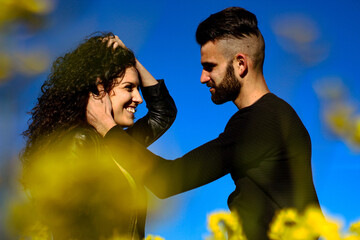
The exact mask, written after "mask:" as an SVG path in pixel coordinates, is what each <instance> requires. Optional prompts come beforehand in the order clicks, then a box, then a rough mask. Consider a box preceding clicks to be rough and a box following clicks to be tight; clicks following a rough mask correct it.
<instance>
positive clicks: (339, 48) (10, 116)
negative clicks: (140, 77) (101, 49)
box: [0, 0, 360, 239]
mask: <svg viewBox="0 0 360 240" xmlns="http://www.w3.org/2000/svg"><path fill="white" fill-rule="evenodd" d="M229 6H241V7H244V8H246V9H248V10H250V11H251V12H253V13H255V14H256V15H257V17H258V21H259V28H260V30H261V31H262V33H263V35H264V38H265V42H266V57H265V66H264V75H265V79H266V80H267V82H268V85H269V87H270V90H271V91H272V92H273V93H275V94H276V95H278V96H279V97H281V98H283V99H284V100H286V101H287V102H289V103H290V104H291V105H292V106H293V107H294V109H295V110H296V111H297V113H298V115H299V116H300V118H301V119H302V120H303V122H304V124H305V126H306V127H307V129H308V131H309V133H310V136H311V138H312V146H313V163H312V164H313V176H314V182H315V186H316V190H317V193H318V196H319V200H320V203H321V206H322V208H323V209H325V210H326V211H327V212H328V213H330V214H331V215H334V216H341V218H342V219H343V220H344V223H345V224H348V223H350V222H352V221H355V220H360V205H359V204H358V202H359V199H360V193H359V191H357V190H356V188H357V187H356V185H357V184H358V182H359V178H360V177H359V176H360V174H359V173H360V155H359V151H354V150H353V149H351V148H349V145H347V144H346V143H345V142H344V141H343V140H342V139H341V138H339V137H337V136H336V135H335V134H334V133H332V132H331V131H330V130H329V129H328V128H327V126H326V124H325V123H324V121H323V115H322V111H323V106H324V104H323V102H321V101H320V99H319V97H318V95H317V93H316V92H315V90H314V86H317V84H319V83H321V84H322V86H327V83H329V82H330V80H331V79H341V81H342V82H343V83H344V86H345V88H346V89H347V91H348V92H347V95H346V97H347V98H348V99H349V100H352V102H353V103H354V104H355V106H357V107H358V106H359V99H360V87H359V83H358V78H359V77H358V71H357V69H358V65H359V59H358V56H359V54H360V47H359V45H358V43H359V42H360V31H359V30H358V26H357V25H358V23H359V22H360V15H359V10H360V2H359V1H356V0H343V1H324V0H318V1H310V0H303V1H297V0H296V1H284V0H280V1H276V2H274V1H266V0H259V1H250V0H248V1H247V0H241V1H240V0H237V1H235V0H227V1H215V0H210V1H209V0H207V1H204V0H200V1H190V0H185V1H181V3H180V2H176V1H165V0H154V1H145V0H138V1H135V2H132V3H131V2H130V1H123V0H120V1H110V0H109V1H106V2H101V3H100V1H76V2H71V1H58V3H57V6H56V8H55V11H54V12H53V13H52V14H51V15H50V20H49V21H48V24H47V26H46V27H45V29H44V30H42V31H41V32H38V33H37V34H35V35H31V36H24V35H21V34H20V36H17V37H15V38H14V39H13V40H14V42H15V43H16V44H14V43H13V44H11V43H8V44H9V48H20V49H31V48H37V47H42V48H45V49H47V50H48V51H49V52H50V59H51V60H54V59H55V58H56V57H57V56H59V55H61V54H63V53H65V52H66V51H69V50H71V49H73V48H75V47H76V46H77V44H78V43H79V42H80V41H81V40H82V39H83V38H84V37H85V36H87V35H89V34H91V33H93V32H95V31H112V32H114V33H115V34H117V35H119V37H120V38H121V39H122V40H123V41H124V42H125V44H126V45H127V46H128V47H129V48H131V49H132V50H133V51H134V52H135V55H136V56H137V58H138V59H139V60H140V61H141V62H142V64H143V65H144V66H145V67H146V68H147V69H148V70H149V71H150V72H151V73H152V74H153V75H154V76H155V77H156V78H164V79H165V82H166V84H167V86H168V89H169V91H170V92H171V94H172V96H173V98H174V100H175V102H176V104H177V107H178V117H177V119H176V121H175V123H174V124H173V126H172V127H171V129H170V130H169V131H168V132H167V133H165V135H164V136H163V137H162V138H161V139H159V140H158V141H157V142H156V143H154V144H153V145H152V146H151V147H150V149H151V150H152V151H153V152H155V153H156V154H158V155H160V156H163V157H165V158H169V159H174V158H176V157H180V156H182V155H183V154H185V153H186V152H188V151H189V150H191V149H193V148H195V147H197V146H199V145H201V144H203V143H205V142H207V141H209V140H211V139H213V138H216V137H217V136H218V135H219V134H220V133H221V132H222V131H223V129H224V127H225V124H226V123H227V121H228V120H229V118H230V117H231V116H232V115H233V114H234V113H235V112H236V111H237V109H236V107H235V106H234V105H233V104H232V103H226V104H224V105H220V106H217V105H214V104H213V103H212V102H211V100H210V94H209V91H208V89H207V88H206V87H205V86H203V85H201V84H200V74H201V69H202V68H201V65H200V49H199V46H198V45H197V44H196V42H195V30H196V28H197V25H198V24H199V23H200V22H201V21H202V20H204V19H205V18H206V17H208V16H209V15H210V14H211V13H214V12H217V11H220V10H222V9H224V8H225V7H229ZM299 34H300V35H299ZM304 36H305V37H304ZM303 38H304V39H303ZM47 73H48V70H47V71H46V72H45V73H44V74H41V75H38V76H37V77H32V78H25V77H21V76H16V78H14V79H11V81H8V82H5V83H3V84H1V85H0V100H1V101H0V103H1V106H2V110H1V109H0V113H1V114H2V116H1V119H2V120H1V121H2V122H3V123H1V126H0V130H1V131H2V132H3V133H4V135H3V136H2V137H1V138H2V139H1V142H0V143H1V146H0V153H1V154H2V155H3V156H6V157H9V156H15V155H16V153H17V152H18V151H19V150H20V149H21V148H22V146H23V144H24V143H23V141H22V138H21V137H20V133H21V132H22V131H23V130H25V128H26V121H27V119H28V116H27V115H26V112H27V111H29V110H30V109H31V108H32V106H33V104H34V103H35V101H36V98H37V96H38V93H39V89H40V86H41V84H42V82H43V81H44V80H45V78H46V75H47ZM356 104H357V105H356ZM141 108H142V109H140V111H139V114H138V117H141V115H142V114H144V112H145V104H143V106H142V107H141ZM357 112H358V113H359V111H358V109H357ZM6 157H3V158H2V159H7V158H6ZM4 161H5V160H3V162H2V164H4ZM15 161H16V160H14V159H13V160H12V162H15ZM233 190H234V184H233V182H232V180H231V178H230V176H225V177H224V178H223V179H219V180H218V181H215V182H213V183H211V184H209V185H207V186H204V187H201V188H199V189H196V190H192V191H190V192H187V193H184V194H181V195H178V196H175V197H171V198H169V199H167V200H156V199H153V200H152V201H155V202H156V203H158V204H159V205H160V208H161V209H162V211H161V213H157V214H151V213H150V214H149V216H148V225H147V233H152V234H157V235H160V236H162V237H164V238H166V239H201V237H202V236H203V235H204V234H206V232H207V229H206V216H207V214H208V213H210V212H212V211H214V210H218V209H227V205H226V201H227V197H228V195H229V194H230V193H231V192H232V191H233ZM151 199H152V198H151Z"/></svg>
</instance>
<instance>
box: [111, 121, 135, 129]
mask: <svg viewBox="0 0 360 240" xmlns="http://www.w3.org/2000/svg"><path fill="white" fill-rule="evenodd" d="M115 122H116V124H118V125H119V126H121V127H122V128H128V127H131V126H132V125H134V121H133V120H127V121H124V120H123V121H116V120H115Z"/></svg>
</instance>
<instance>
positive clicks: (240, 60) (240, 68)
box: [234, 53, 249, 77]
mask: <svg viewBox="0 0 360 240" xmlns="http://www.w3.org/2000/svg"><path fill="white" fill-rule="evenodd" d="M248 61H249V59H248V57H247V56H246V55H245V54H243V53H238V54H236V57H235V64H236V65H235V67H234V69H236V70H235V72H236V73H237V74H238V75H239V76H240V77H245V75H246V74H247V72H248V67H249V66H248V65H249V62H248Z"/></svg>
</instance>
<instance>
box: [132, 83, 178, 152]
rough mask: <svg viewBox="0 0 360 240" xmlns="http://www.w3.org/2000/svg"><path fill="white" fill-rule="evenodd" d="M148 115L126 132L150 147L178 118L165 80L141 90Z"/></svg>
mask: <svg viewBox="0 0 360 240" xmlns="http://www.w3.org/2000/svg"><path fill="white" fill-rule="evenodd" d="M141 91H142V95H143V97H144V99H145V101H146V107H147V109H148V113H147V114H146V115H145V116H144V117H143V118H141V119H139V120H138V121H136V122H135V124H134V125H133V126H132V127H130V128H128V129H127V130H126V132H127V133H128V134H129V135H130V136H132V137H133V138H134V139H136V140H137V141H138V142H139V143H141V144H142V145H143V146H145V147H148V146H149V145H150V144H152V143H153V142H154V141H156V140H157V139H158V138H159V137H160V136H161V135H163V134H164V133H165V132H166V130H168V129H169V128H170V126H171V125H172V123H173V122H174V121H175V118H176V113H177V109H176V105H175V102H174V100H173V99H172V97H171V96H170V94H169V91H168V90H167V88H166V86H165V83H164V80H158V84H156V85H154V86H150V87H142V88H141Z"/></svg>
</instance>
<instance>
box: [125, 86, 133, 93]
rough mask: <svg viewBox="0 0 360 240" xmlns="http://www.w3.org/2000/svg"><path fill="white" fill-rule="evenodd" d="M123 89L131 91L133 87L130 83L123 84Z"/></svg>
mask: <svg viewBox="0 0 360 240" xmlns="http://www.w3.org/2000/svg"><path fill="white" fill-rule="evenodd" d="M125 89H126V90H127V91H128V92H132V90H133V87H132V86H131V85H127V86H125Z"/></svg>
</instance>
